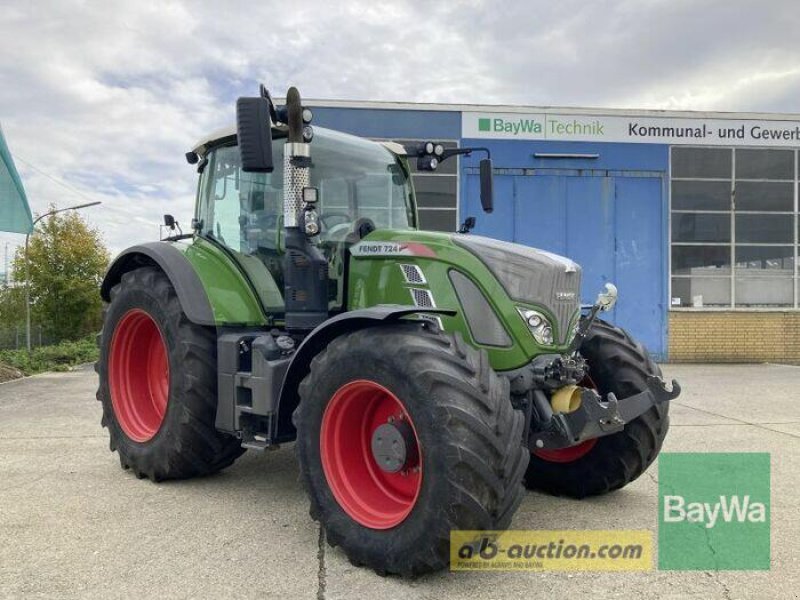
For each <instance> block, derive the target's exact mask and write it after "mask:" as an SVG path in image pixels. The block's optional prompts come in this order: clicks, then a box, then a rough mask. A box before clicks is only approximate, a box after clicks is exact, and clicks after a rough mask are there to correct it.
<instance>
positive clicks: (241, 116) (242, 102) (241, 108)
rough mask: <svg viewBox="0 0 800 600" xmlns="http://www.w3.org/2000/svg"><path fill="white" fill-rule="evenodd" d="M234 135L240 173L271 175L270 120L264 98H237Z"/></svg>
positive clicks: (267, 105)
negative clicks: (236, 141)
mask: <svg viewBox="0 0 800 600" xmlns="http://www.w3.org/2000/svg"><path fill="white" fill-rule="evenodd" d="M236 135H237V136H238V138H239V154H240V155H241V158H242V171H245V172H246V173H271V172H272V170H273V168H274V165H273V163H272V120H271V119H270V114H269V101H268V100H267V99H266V98H239V99H238V100H237V101H236Z"/></svg>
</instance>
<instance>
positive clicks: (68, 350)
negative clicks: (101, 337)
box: [0, 336, 97, 375]
mask: <svg viewBox="0 0 800 600" xmlns="http://www.w3.org/2000/svg"><path fill="white" fill-rule="evenodd" d="M96 360H97V343H96V342H95V338H94V336H91V337H86V338H83V339H81V340H77V341H75V342H61V343H60V344H55V345H53V346H42V347H40V348H34V349H33V351H32V352H31V353H30V354H28V351H27V350H0V364H5V365H7V366H9V367H12V368H14V369H18V370H20V371H22V373H23V374H25V375H35V374H36V373H43V372H44V371H68V370H69V369H70V368H71V367H74V366H76V365H80V364H84V363H88V362H94V361H96Z"/></svg>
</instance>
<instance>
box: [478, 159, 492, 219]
mask: <svg viewBox="0 0 800 600" xmlns="http://www.w3.org/2000/svg"><path fill="white" fill-rule="evenodd" d="M480 170H481V206H482V207H483V212H487V213H490V212H492V211H493V210H494V182H493V179H492V177H493V167H492V159H491V158H484V159H483V160H481V169H480Z"/></svg>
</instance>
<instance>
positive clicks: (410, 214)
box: [193, 128, 417, 312]
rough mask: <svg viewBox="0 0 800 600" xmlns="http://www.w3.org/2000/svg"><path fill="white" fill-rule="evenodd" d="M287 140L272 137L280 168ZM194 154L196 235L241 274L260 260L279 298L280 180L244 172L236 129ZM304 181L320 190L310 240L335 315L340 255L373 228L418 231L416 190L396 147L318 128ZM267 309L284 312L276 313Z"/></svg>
mask: <svg viewBox="0 0 800 600" xmlns="http://www.w3.org/2000/svg"><path fill="white" fill-rule="evenodd" d="M285 137H286V135H285V133H284V132H282V131H280V130H278V129H275V130H273V136H272V156H273V160H274V161H275V163H277V164H283V162H284V148H285V143H286V139H285ZM193 152H194V153H195V154H196V156H197V157H198V159H199V170H200V172H201V175H200V182H199V186H198V197H197V203H196V211H195V221H194V223H195V230H196V233H197V234H198V235H200V236H203V237H205V238H208V239H210V240H213V241H214V242H215V243H217V244H222V245H224V246H225V247H226V248H227V249H228V250H229V251H230V253H231V255H232V256H233V257H234V258H235V259H236V260H237V261H238V262H239V263H240V264H242V265H244V268H245V269H248V267H249V269H250V270H258V266H257V265H256V264H255V263H254V261H253V259H254V258H255V259H257V260H258V261H260V263H262V264H263V266H264V267H266V269H267V270H268V273H269V277H270V278H271V279H272V280H273V282H274V290H278V293H280V291H281V290H283V289H284V254H285V251H286V247H285V237H284V215H283V199H284V194H285V190H284V185H285V182H284V178H283V174H282V173H281V172H279V171H273V172H245V171H244V170H243V169H242V160H241V153H240V149H239V147H238V145H237V144H236V132H235V130H234V129H229V130H223V131H220V132H217V133H215V134H212V135H211V136H209V137H208V138H207V139H204V140H202V141H201V142H199V143H198V144H196V146H195V148H194V150H193ZM309 178H310V180H309V185H310V187H313V188H316V189H317V190H318V191H319V194H318V198H319V199H318V201H317V204H316V210H317V214H318V223H319V233H318V234H317V235H316V236H314V237H313V238H312V240H313V243H314V245H315V246H316V247H318V248H319V249H320V251H321V252H322V253H323V254H324V256H325V257H326V259H327V261H328V267H329V268H328V273H329V285H328V302H329V309H330V310H331V311H334V312H335V311H336V310H338V309H341V307H342V299H343V291H344V290H343V284H344V281H343V280H344V252H345V249H346V248H347V247H348V246H350V245H352V244H353V243H355V242H357V241H358V240H359V239H360V238H361V237H363V236H364V235H366V234H368V233H370V232H371V231H373V230H375V229H393V230H406V229H414V228H416V226H417V215H416V204H415V201H414V189H413V186H412V183H411V177H410V174H409V170H408V165H407V162H406V157H405V150H404V148H403V147H402V146H400V145H399V144H394V143H376V142H371V141H368V140H364V139H362V138H358V137H355V136H351V135H347V134H345V133H340V132H337V131H332V130H328V129H323V128H317V129H316V130H315V135H314V154H313V158H312V160H311V164H310V168H309ZM270 288H273V286H272V285H270ZM275 297H276V296H275V294H274V293H273V294H272V295H271V298H272V299H273V300H272V304H274V303H275V300H274V298H275ZM268 308H269V309H270V310H271V312H282V311H283V307H282V306H269V307H268Z"/></svg>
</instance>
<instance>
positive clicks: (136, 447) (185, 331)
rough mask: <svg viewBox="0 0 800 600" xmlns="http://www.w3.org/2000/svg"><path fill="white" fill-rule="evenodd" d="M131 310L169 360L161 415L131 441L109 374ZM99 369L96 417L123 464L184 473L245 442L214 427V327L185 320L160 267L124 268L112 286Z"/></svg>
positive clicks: (150, 472) (146, 473) (155, 473)
mask: <svg viewBox="0 0 800 600" xmlns="http://www.w3.org/2000/svg"><path fill="white" fill-rule="evenodd" d="M131 311H134V312H137V311H144V313H146V314H147V316H149V317H150V318H151V319H152V320H153V321H154V322H155V324H156V325H157V327H158V330H159V332H160V334H161V339H162V341H163V343H164V346H165V347H166V356H167V360H168V364H169V375H168V380H169V383H168V386H169V387H168V397H167V405H166V412H165V413H164V416H163V421H162V422H161V425H160V427H159V428H158V430H157V432H156V433H155V434H154V435H153V437H152V438H150V439H148V440H146V441H135V440H134V439H131V437H130V436H129V435H128V434H126V432H125V431H124V429H123V427H122V426H121V424H120V419H119V418H118V415H117V414H115V410H114V405H113V402H112V398H111V391H110V389H111V386H110V382H109V357H110V354H111V343H112V338H113V335H114V332H115V331H117V326H118V325H119V323H120V320H121V319H122V318H123V317H124V316H125V315H126V314H128V313H130V312H131ZM98 345H99V347H100V360H99V361H98V362H97V364H96V365H95V370H96V371H97V372H98V374H99V376H100V385H99V388H98V390H97V399H98V400H99V401H100V402H101V403H102V405H103V418H102V420H101V424H102V425H103V426H104V427H107V428H108V432H109V436H110V444H109V447H110V449H111V451H112V452H113V451H115V450H116V451H117V452H118V453H119V460H120V464H121V465H122V467H123V468H124V469H132V470H133V472H134V473H135V474H136V476H137V477H139V478H144V477H147V478H148V479H151V480H152V481H162V480H165V479H184V478H188V477H194V476H198V475H208V474H211V473H215V472H217V471H219V470H221V469H224V468H225V467H227V466H229V465H230V464H231V463H233V461H234V460H236V458H237V457H239V456H240V455H241V454H242V452H244V450H243V449H242V447H241V444H240V442H239V441H238V440H237V439H235V438H234V437H232V436H229V435H225V434H222V433H219V432H217V431H216V429H215V427H214V420H215V416H216V401H217V361H216V356H217V352H216V335H215V332H214V330H213V329H211V328H208V327H201V326H199V325H195V324H193V323H191V322H190V321H189V320H188V319H187V318H186V315H185V314H184V312H183V310H182V308H181V305H180V302H179V300H178V297H177V295H176V294H175V290H174V288H173V287H172V284H171V283H170V281H169V279H168V278H167V277H166V275H164V273H163V272H161V271H160V270H158V269H156V268H154V267H142V268H139V269H135V270H132V271H129V272H127V273H125V274H124V275H123V276H122V280H121V282H120V283H119V284H117V285H116V286H114V288H113V289H112V290H111V302H110V304H109V305H108V306H107V307H106V310H105V314H104V319H103V331H102V333H101V334H100V335H99V336H98Z"/></svg>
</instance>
